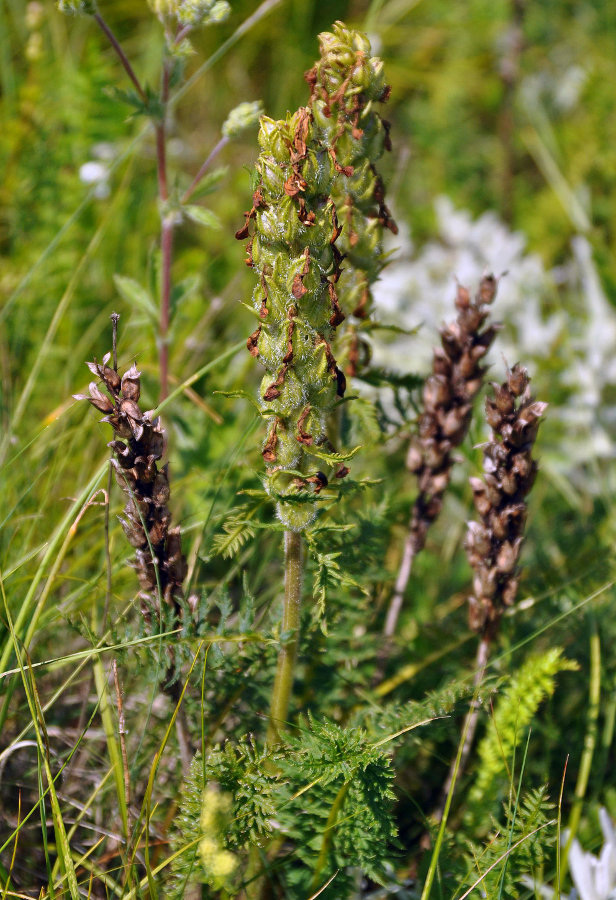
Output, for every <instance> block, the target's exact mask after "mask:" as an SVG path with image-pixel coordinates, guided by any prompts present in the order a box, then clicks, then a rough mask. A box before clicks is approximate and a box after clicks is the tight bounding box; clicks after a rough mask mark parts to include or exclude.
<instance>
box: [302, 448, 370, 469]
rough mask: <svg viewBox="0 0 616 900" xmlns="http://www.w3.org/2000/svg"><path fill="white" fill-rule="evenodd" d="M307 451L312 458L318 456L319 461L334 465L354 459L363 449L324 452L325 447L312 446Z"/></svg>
mask: <svg viewBox="0 0 616 900" xmlns="http://www.w3.org/2000/svg"><path fill="white" fill-rule="evenodd" d="M307 449H308V452H309V453H310V455H311V456H316V457H317V459H322V460H324V461H325V462H328V463H331V464H332V465H334V463H339V462H345V461H346V460H347V459H352V458H353V457H354V456H355V454H356V453H357V452H358V450H361V447H353V449H352V450H343V451H342V452H338V451H337V450H324V449H323V447H318V446H316V445H312V446H311V447H308V448H307Z"/></svg>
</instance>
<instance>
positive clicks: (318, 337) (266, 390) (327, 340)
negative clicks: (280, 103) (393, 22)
mask: <svg viewBox="0 0 616 900" xmlns="http://www.w3.org/2000/svg"><path fill="white" fill-rule="evenodd" d="M259 145H260V147H261V155H260V156H259V159H258V161H257V164H256V171H257V176H258V186H257V189H256V190H255V192H254V195H253V207H252V209H251V210H250V211H249V212H248V213H246V223H245V225H244V228H242V229H241V230H240V231H238V232H237V237H238V238H240V239H241V238H245V237H248V236H249V234H250V233H251V228H250V223H251V222H254V228H253V229H252V236H251V238H250V241H249V243H248V259H247V260H246V261H247V263H248V265H250V266H252V268H253V269H254V270H255V273H256V274H257V277H258V284H257V286H256V288H255V290H254V293H253V297H252V306H253V309H254V312H255V315H256V317H257V318H258V320H259V325H258V327H257V328H256V330H255V331H254V332H253V334H251V336H250V337H249V339H248V349H249V350H250V352H251V353H252V355H253V356H255V357H258V358H259V360H260V361H261V362H262V364H263V365H264V366H265V375H264V377H263V381H262V383H261V387H260V390H259V406H260V409H261V413H262V415H263V416H264V418H266V419H267V420H268V423H269V428H268V434H267V438H266V440H265V444H264V446H263V450H262V453H263V458H264V459H265V461H266V463H267V464H268V469H267V489H268V491H269V492H270V493H271V494H272V496H274V497H275V498H276V499H277V501H278V514H279V516H280V519H281V520H282V522H283V523H284V525H285V526H286V527H287V528H289V529H291V530H295V531H300V530H302V529H303V528H305V527H306V526H307V525H308V524H309V523H310V522H311V521H312V520H313V519H314V516H315V510H316V504H315V500H316V497H315V496H314V495H315V494H318V493H319V492H320V491H321V489H322V488H323V487H324V486H325V485H327V482H328V479H327V476H326V475H325V473H324V472H323V471H322V469H323V468H327V466H328V465H331V464H334V463H339V462H340V461H341V459H342V458H343V457H341V456H340V455H339V454H337V453H336V452H335V450H334V448H333V447H332V446H331V444H330V442H329V440H328V438H327V433H326V422H327V417H328V414H329V413H330V412H331V410H332V408H333V407H334V405H335V404H336V402H337V400H338V398H340V397H342V396H343V394H344V390H345V378H344V375H343V374H342V372H341V371H340V369H339V368H338V366H337V365H336V360H335V359H334V356H333V353H332V350H331V341H332V338H333V334H334V329H335V328H336V327H337V326H338V325H339V324H340V322H341V321H342V320H343V318H344V316H343V314H342V311H341V309H340V306H339V303H338V297H337V293H336V282H337V281H338V278H339V275H340V260H341V255H340V252H339V250H338V249H337V247H336V241H337V239H338V237H339V235H340V228H339V226H338V219H337V215H336V207H335V204H334V203H333V201H332V200H331V197H330V192H331V188H332V183H333V180H334V178H335V175H336V170H335V165H334V160H333V158H332V156H331V154H330V153H329V152H328V150H327V148H326V147H324V146H322V144H321V143H320V142H319V140H318V139H316V138H315V134H314V126H313V121H312V114H311V112H310V110H309V109H305V108H304V109H299V110H298V111H297V112H296V113H294V114H293V115H289V116H287V118H286V120H283V121H274V120H273V119H269V118H267V117H266V116H264V117H263V118H262V119H261V127H260V131H259ZM347 471H348V470H347V469H346V467H344V466H342V467H338V471H337V472H336V476H337V477H343V476H344V475H346V473H347ZM286 497H288V498H289V499H288V500H286V499H284V498H286Z"/></svg>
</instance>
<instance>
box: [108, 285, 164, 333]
mask: <svg viewBox="0 0 616 900" xmlns="http://www.w3.org/2000/svg"><path fill="white" fill-rule="evenodd" d="M113 280H114V282H115V286H116V288H117V289H118V293H119V294H120V296H121V297H122V299H123V300H125V301H126V302H127V303H128V305H129V306H136V307H138V308H139V309H140V310H141V311H142V312H145V313H146V314H147V315H148V316H149V317H150V319H151V320H152V321H153V322H157V321H158V309H157V308H156V304H155V303H154V300H153V299H152V296H151V294H149V293H148V291H146V289H145V288H144V287H142V286H141V285H140V284H139V282H138V281H135V280H134V279H133V278H127V277H126V276H125V275H114V276H113Z"/></svg>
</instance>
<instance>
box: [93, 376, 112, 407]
mask: <svg viewBox="0 0 616 900" xmlns="http://www.w3.org/2000/svg"><path fill="white" fill-rule="evenodd" d="M88 390H89V391H90V396H89V397H88V398H87V399H88V400H89V401H90V403H91V404H92V406H95V407H96V409H98V410H100V411H101V412H102V413H110V412H112V411H113V403H112V402H111V400H110V399H109V397H108V396H107V394H103V392H102V391H101V389H100V388H99V386H98V385H97V384H96V382H95V381H92V382H90V384H89V385H88Z"/></svg>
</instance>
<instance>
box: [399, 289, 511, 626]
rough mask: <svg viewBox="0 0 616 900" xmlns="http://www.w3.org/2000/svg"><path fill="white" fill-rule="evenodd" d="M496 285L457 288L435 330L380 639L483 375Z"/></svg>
mask: <svg viewBox="0 0 616 900" xmlns="http://www.w3.org/2000/svg"><path fill="white" fill-rule="evenodd" d="M497 286H498V281H497V279H496V278H495V277H494V276H493V275H485V276H484V277H483V278H482V279H481V282H480V285H479V290H478V291H477V295H476V297H475V299H474V300H473V299H472V298H471V295H470V293H469V291H468V290H467V289H466V288H465V287H462V286H461V285H458V289H457V293H456V300H455V304H456V307H457V310H458V317H457V319H456V321H455V322H452V323H451V324H449V325H446V326H444V327H443V328H442V329H441V346H440V347H436V348H435V350H434V357H433V363H432V374H431V375H430V376H429V377H428V378H427V379H426V383H425V385H424V389H423V412H422V414H421V416H420V419H419V429H418V434H417V437H416V438H415V439H413V441H412V442H411V445H410V447H409V452H408V456H407V467H408V468H409V469H410V471H411V472H413V473H414V474H415V475H416V476H417V480H418V484H419V493H418V495H417V498H416V500H415V502H414V504H413V510H412V514H411V521H410V524H409V530H408V533H407V537H406V542H405V547H404V552H403V555H402V562H401V565H400V569H399V572H398V578H397V580H396V585H395V590H394V596H393V597H392V599H391V603H390V606H389V609H388V612H387V617H386V620H385V628H384V634H385V636H386V637H391V636H392V635H393V634H394V632H395V630H396V625H397V622H398V617H399V615H400V610H401V608H402V602H403V599H404V593H405V591H406V587H407V584H408V581H409V577H410V574H411V568H412V564H413V559H414V558H415V556H416V555H417V553H419V551H420V550H421V549H422V548H423V546H424V544H425V542H426V535H427V533H428V529H429V527H430V525H431V524H432V523H433V522H434V521H435V519H436V518H437V517H438V515H439V514H440V511H441V509H442V506H443V495H444V493H445V490H446V488H447V486H448V484H449V480H450V477H451V469H452V466H453V462H454V459H453V453H452V451H453V450H454V449H455V448H456V447H459V446H460V444H461V443H462V441H463V440H464V438H465V437H466V435H467V433H468V428H469V425H470V421H471V415H472V406H473V400H474V398H475V396H476V394H477V392H478V391H479V390H480V388H481V386H482V384H483V379H484V375H485V372H486V367H485V366H483V365H482V364H481V361H482V359H483V357H484V356H485V355H486V353H487V352H488V350H489V348H490V345H491V344H492V341H493V340H494V338H495V337H496V334H497V331H498V330H499V326H498V325H496V324H494V325H489V326H487V327H486V328H483V330H482V326H483V324H484V322H485V320H486V318H487V316H488V307H489V306H490V305H491V304H492V302H493V301H494V298H495V297H496V290H497Z"/></svg>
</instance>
